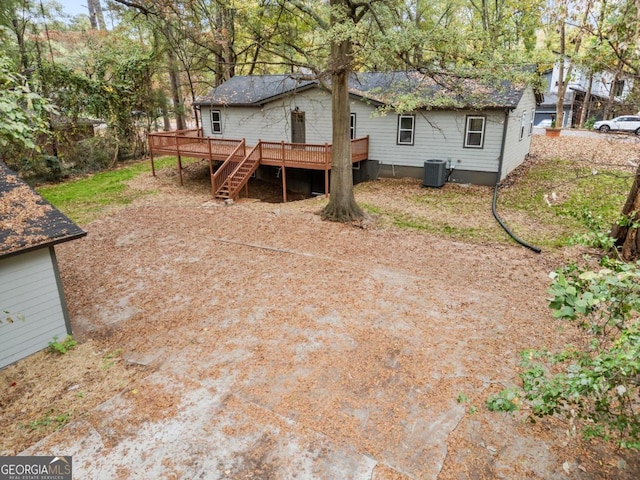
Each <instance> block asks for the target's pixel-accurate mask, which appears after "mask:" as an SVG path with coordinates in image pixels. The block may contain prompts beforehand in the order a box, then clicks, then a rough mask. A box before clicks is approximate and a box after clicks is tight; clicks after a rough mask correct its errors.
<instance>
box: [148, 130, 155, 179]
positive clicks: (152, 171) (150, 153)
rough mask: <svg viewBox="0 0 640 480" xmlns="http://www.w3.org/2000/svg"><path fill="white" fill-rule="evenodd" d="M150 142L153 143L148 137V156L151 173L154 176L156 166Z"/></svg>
mask: <svg viewBox="0 0 640 480" xmlns="http://www.w3.org/2000/svg"><path fill="white" fill-rule="evenodd" d="M152 143H153V140H151V138H149V157H150V158H151V175H153V176H154V177H155V176H156V167H155V165H154V164H153V147H152V146H151V144H152Z"/></svg>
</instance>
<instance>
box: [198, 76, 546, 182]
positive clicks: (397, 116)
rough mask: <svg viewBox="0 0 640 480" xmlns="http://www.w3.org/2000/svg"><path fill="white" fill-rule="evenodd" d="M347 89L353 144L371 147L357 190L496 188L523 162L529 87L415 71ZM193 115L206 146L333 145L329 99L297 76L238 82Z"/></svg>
mask: <svg viewBox="0 0 640 480" xmlns="http://www.w3.org/2000/svg"><path fill="white" fill-rule="evenodd" d="M349 88H350V107H351V138H352V139H360V138H362V137H366V138H368V153H367V158H366V159H365V160H363V161H358V162H357V163H355V162H354V181H356V182H357V181H362V180H368V179H372V178H378V177H379V176H384V177H392V176H395V177H406V176H410V177H416V178H421V179H423V180H424V184H425V185H428V186H441V185H442V184H443V183H445V182H446V181H451V182H459V183H473V184H479V185H495V184H496V183H497V182H499V181H500V180H502V179H504V178H505V177H506V176H507V174H509V172H511V171H512V170H513V169H514V168H516V167H517V166H518V165H520V164H521V163H522V162H523V161H524V160H525V158H526V156H527V154H528V153H529V148H530V145H531V135H532V131H533V121H534V117H535V112H536V104H537V100H538V97H537V96H536V94H535V93H534V91H533V89H532V88H531V87H530V86H528V85H514V84H510V83H508V82H502V83H501V84H498V85H495V84H494V85H486V84H481V83H479V82H477V81H473V80H468V79H453V80H452V79H451V78H448V77H443V78H442V79H438V78H436V79H434V78H432V77H430V76H427V75H423V74H421V73H419V72H415V71H412V72H372V73H354V74H353V75H352V77H351V79H350V84H349ZM407 105H408V106H409V107H407ZM194 106H195V107H196V108H197V109H199V110H200V114H201V119H202V129H203V135H204V136H205V137H209V138H217V139H231V138H234V139H237V138H244V139H245V140H246V143H247V145H256V144H258V143H259V142H261V141H262V142H265V141H267V142H291V143H293V144H318V145H322V144H330V142H331V140H332V139H331V95H330V93H329V91H328V90H327V88H325V86H324V85H323V83H322V82H320V81H318V80H310V79H308V78H305V77H304V76H300V75H295V74H291V75H254V76H235V77H232V78H231V79H230V80H228V81H226V82H225V83H223V84H222V85H220V86H218V87H216V88H214V89H213V90H211V91H210V92H209V93H208V94H207V95H206V96H202V97H200V98H198V99H197V101H196V102H195V103H194ZM398 107H400V108H402V110H401V111H402V112H404V113H397V112H398V110H399V108H398ZM266 168H267V169H268V168H271V171H268V170H267V171H265V169H263V168H261V169H258V172H257V174H258V175H262V176H265V177H269V176H274V177H277V176H278V174H279V170H278V169H277V167H274V166H272V167H269V166H267V167H266ZM317 173H318V172H313V171H311V172H309V171H306V172H305V171H301V172H299V174H300V180H301V182H300V185H303V184H304V182H305V179H306V182H307V184H310V185H311V190H312V191H313V190H315V191H322V189H323V185H324V184H323V182H322V181H321V178H320V177H319V176H318V175H317ZM314 174H316V176H314ZM287 175H288V178H291V174H290V173H287Z"/></svg>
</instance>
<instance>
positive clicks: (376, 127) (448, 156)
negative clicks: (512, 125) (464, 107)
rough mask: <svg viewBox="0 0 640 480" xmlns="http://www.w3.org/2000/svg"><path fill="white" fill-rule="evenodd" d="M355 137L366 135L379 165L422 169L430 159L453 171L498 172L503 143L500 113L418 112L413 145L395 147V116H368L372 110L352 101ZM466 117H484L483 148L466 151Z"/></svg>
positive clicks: (396, 124)
mask: <svg viewBox="0 0 640 480" xmlns="http://www.w3.org/2000/svg"><path fill="white" fill-rule="evenodd" d="M351 111H352V112H355V113H356V118H357V132H356V133H357V136H363V135H369V159H370V160H377V161H378V162H380V163H381V164H382V165H396V166H405V167H419V168H422V167H424V162H425V161H426V160H429V159H438V160H445V161H447V164H448V166H453V167H454V168H455V169H461V170H474V171H481V172H497V171H498V163H499V158H500V146H501V142H502V121H503V114H502V112H492V111H490V112H477V111H471V110H469V111H450V110H447V111H440V110H431V111H418V112H414V114H415V132H414V142H413V145H398V143H397V131H398V115H397V114H395V113H388V114H386V115H384V116H382V117H378V116H374V117H372V116H371V114H372V113H373V111H374V107H372V106H370V105H367V104H365V103H364V102H361V101H353V102H352V104H351ZM467 115H476V116H483V117H485V118H486V124H485V125H486V126H485V137H484V144H483V148H465V147H464V137H465V127H466V118H467Z"/></svg>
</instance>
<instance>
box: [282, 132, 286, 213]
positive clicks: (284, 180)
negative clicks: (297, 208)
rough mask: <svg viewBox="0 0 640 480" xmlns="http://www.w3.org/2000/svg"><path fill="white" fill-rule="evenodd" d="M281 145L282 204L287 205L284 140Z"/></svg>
mask: <svg viewBox="0 0 640 480" xmlns="http://www.w3.org/2000/svg"><path fill="white" fill-rule="evenodd" d="M281 145H282V203H287V170H286V167H285V161H284V140H283V141H282V142H281Z"/></svg>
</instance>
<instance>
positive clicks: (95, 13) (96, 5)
mask: <svg viewBox="0 0 640 480" xmlns="http://www.w3.org/2000/svg"><path fill="white" fill-rule="evenodd" d="M87 3H88V5H87V6H88V8H89V22H90V23H91V28H92V29H94V30H106V29H107V26H106V24H105V22H104V13H103V12H102V5H100V0H89V1H88V2H87Z"/></svg>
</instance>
